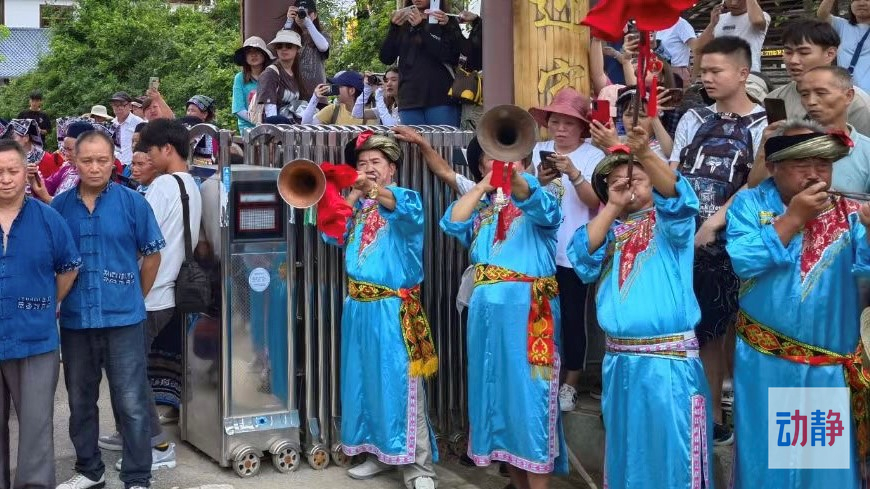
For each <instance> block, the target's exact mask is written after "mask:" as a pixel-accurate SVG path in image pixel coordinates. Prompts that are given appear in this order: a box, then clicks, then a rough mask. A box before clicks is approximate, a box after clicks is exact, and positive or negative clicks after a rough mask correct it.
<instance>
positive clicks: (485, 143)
mask: <svg viewBox="0 0 870 489" xmlns="http://www.w3.org/2000/svg"><path fill="white" fill-rule="evenodd" d="M537 141H538V123H537V122H535V119H534V118H533V117H532V115H531V114H529V113H528V112H527V111H525V110H523V109H522V108H520V107H517V106H516V105H499V106H497V107H493V108H492V109H490V110H488V111H487V112H486V113H485V114H483V117H482V118H481V119H480V123H478V129H477V142H478V144H480V148H481V149H482V150H483V151H484V152H485V153H486V154H487V155H488V156H489V157H491V158H493V159H495V160H497V161H505V162H511V161H520V160H522V159H523V158H525V157H526V156H528V155H530V154H531V153H532V149H534V147H535V143H537Z"/></svg>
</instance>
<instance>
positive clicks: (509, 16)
mask: <svg viewBox="0 0 870 489" xmlns="http://www.w3.org/2000/svg"><path fill="white" fill-rule="evenodd" d="M513 12H514V8H513V4H512V1H511V0H483V2H482V4H481V6H480V17H481V18H482V19H483V93H484V97H483V104H484V108H485V109H490V108H492V107H495V106H496V105H502V104H512V103H514V31H513V29H510V28H508V27H507V26H510V25H512V24H513Z"/></svg>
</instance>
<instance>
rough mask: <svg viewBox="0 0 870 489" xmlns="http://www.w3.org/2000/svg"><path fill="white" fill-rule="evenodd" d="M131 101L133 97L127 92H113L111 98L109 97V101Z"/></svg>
mask: <svg viewBox="0 0 870 489" xmlns="http://www.w3.org/2000/svg"><path fill="white" fill-rule="evenodd" d="M132 101H133V97H131V96H130V95H129V94H128V93H127V92H115V95H112V98H110V99H109V102H126V103H130V102H132Z"/></svg>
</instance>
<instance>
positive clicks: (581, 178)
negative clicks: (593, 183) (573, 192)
mask: <svg viewBox="0 0 870 489" xmlns="http://www.w3.org/2000/svg"><path fill="white" fill-rule="evenodd" d="M585 181H586V177H584V176H583V172H580V174H579V175H577V178H575V179H573V180H571V185H573V186H575V187H576V186H577V185H580V184H581V183H583V182H585Z"/></svg>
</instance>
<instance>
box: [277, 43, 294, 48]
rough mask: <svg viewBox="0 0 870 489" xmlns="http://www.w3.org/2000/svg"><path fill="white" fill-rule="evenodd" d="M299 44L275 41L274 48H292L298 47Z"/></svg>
mask: <svg viewBox="0 0 870 489" xmlns="http://www.w3.org/2000/svg"><path fill="white" fill-rule="evenodd" d="M298 47H299V46H297V45H295V44H291V43H287V42H279V43H275V49H293V48H298Z"/></svg>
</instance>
